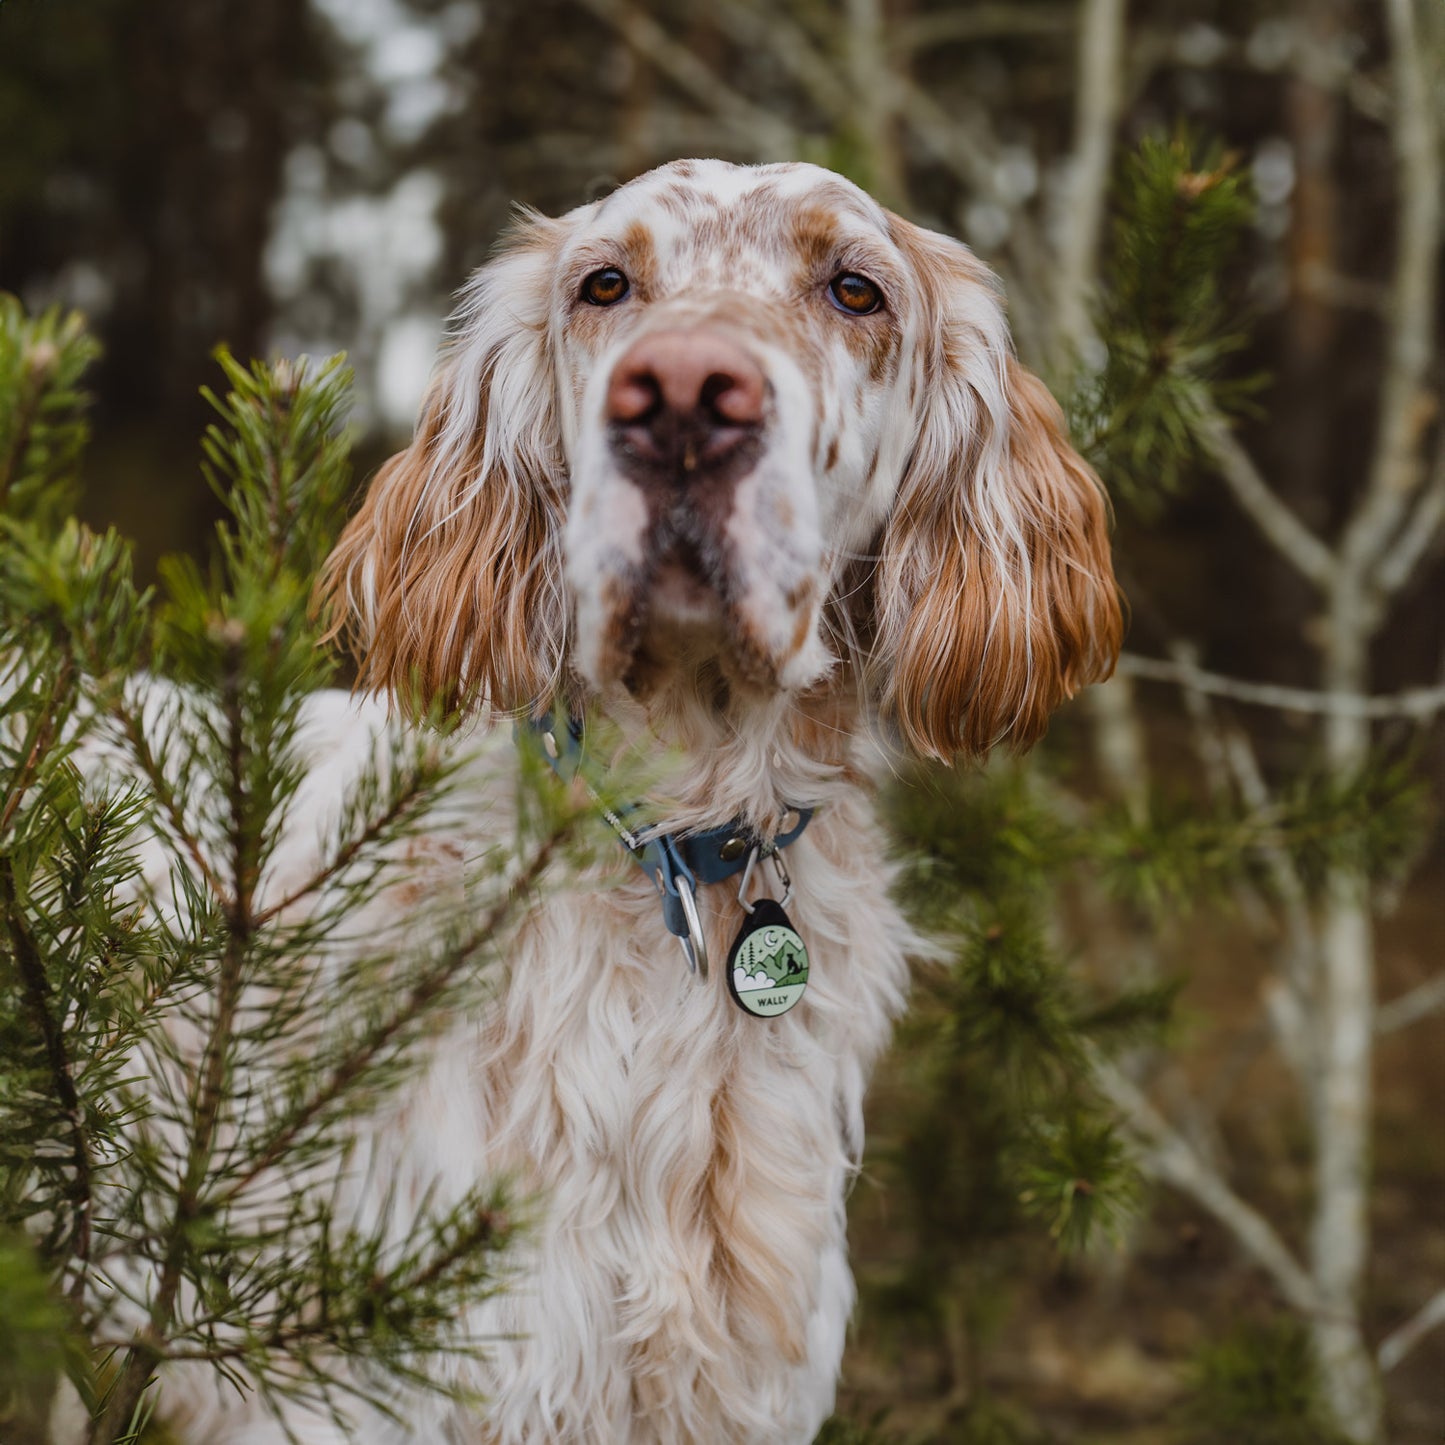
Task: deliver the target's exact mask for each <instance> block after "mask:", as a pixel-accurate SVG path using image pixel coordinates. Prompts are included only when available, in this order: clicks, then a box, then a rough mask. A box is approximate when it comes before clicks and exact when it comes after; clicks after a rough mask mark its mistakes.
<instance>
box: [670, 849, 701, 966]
mask: <svg viewBox="0 0 1445 1445" xmlns="http://www.w3.org/2000/svg"><path fill="white" fill-rule="evenodd" d="M676 883H677V896H678V900H679V901H680V902H681V904H682V913H683V917H684V918H686V919H687V937H686V938H679V939H678V942H679V943H680V944H682V951H683V954H684V955H685V956H686V958H687V964H688V967H689V968H690V969H692V971H693V972H694V973H695V974H697V976H698V977H699V978H702V979H706V978H707V939H706V938H705V937H704V936H703V931H702V920H701V919H700V918H699V917H698V916H697V899H696V898H695V897H693V892H692V885H691V884H690V883H689V882H688V881H687V879H686V878H684V877H682V876H681V875H680V874H679V875H678V877H677V879H676Z"/></svg>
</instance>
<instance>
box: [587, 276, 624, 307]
mask: <svg viewBox="0 0 1445 1445" xmlns="http://www.w3.org/2000/svg"><path fill="white" fill-rule="evenodd" d="M629 289H630V288H629V286H628V284H627V277H626V276H624V275H623V274H622V272H621V271H619V270H618V269H617V267H616V266H604V267H603V268H602V269H601V270H600V271H594V272H593V273H592V274H591V275H590V276H589V277H588V278H587V279H586V280H585V281H584V282H583V283H582V299H583V300H584V301H586V302H588V303H589V304H590V305H592V306H615V305H616V304H617V303H618V302H619V301H621V300H622V298H623V297H624V296H626V295H627V292H628V290H629Z"/></svg>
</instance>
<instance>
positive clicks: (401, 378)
mask: <svg viewBox="0 0 1445 1445" xmlns="http://www.w3.org/2000/svg"><path fill="white" fill-rule="evenodd" d="M311 4H312V6H313V7H314V9H315V10H316V12H317V13H318V14H319V15H320V16H321V17H322V18H323V19H324V20H326V21H327V22H329V23H330V25H331V26H332V27H333V29H334V30H335V32H336V34H337V36H338V38H339V39H340V40H341V41H342V43H343V44H346V45H348V46H350V47H352V48H353V50H354V51H355V53H356V58H357V62H358V63H359V65H360V67H361V68H362V69H363V70H364V72H365V74H366V75H367V76H368V77H369V78H370V80H371V81H372V82H373V83H374V85H375V86H376V87H377V88H378V89H379V90H380V92H381V105H380V111H379V113H378V111H377V110H376V109H375V108H374V106H373V105H371V104H367V105H366V106H365V108H364V109H363V108H362V107H361V106H360V105H358V108H357V109H356V110H355V112H354V113H353V114H350V115H345V116H342V117H340V118H339V119H338V120H337V121H336V123H335V124H334V125H333V126H332V128H331V131H330V133H329V134H328V136H327V138H326V141H327V144H326V147H325V148H324V149H323V148H321V147H318V146H313V145H305V146H298V147H297V148H296V149H295V150H293V151H292V153H291V154H290V155H289V156H288V157H287V160H286V168H285V179H284V183H283V189H282V194H281V197H280V199H279V201H278V203H277V206H276V209H275V213H274V219H273V223H272V230H271V236H270V238H269V240H268V242H267V247H266V255H265V269H266V279H267V282H268V284H269V285H270V287H271V290H272V292H273V294H274V295H275V297H276V299H277V300H278V302H280V314H279V315H278V317H277V321H276V326H275V329H274V332H273V335H272V337H271V338H270V340H271V344H272V345H273V346H276V347H278V348H281V349H284V350H286V351H288V352H289V351H295V350H304V351H309V352H312V353H325V352H327V351H331V350H335V349H336V348H337V347H343V348H345V350H346V351H348V352H349V353H350V356H351V361H352V364H353V366H354V367H355V368H356V373H357V388H356V402H357V414H356V418H355V420H356V421H357V422H358V423H359V424H360V425H361V426H362V427H363V428H367V427H369V426H372V425H377V424H379V425H381V426H382V427H384V428H385V429H386V430H387V431H389V432H394V433H396V434H398V435H400V434H401V433H403V432H405V431H407V430H409V429H410V426H411V423H412V421H413V420H414V419H415V416H416V411H417V404H418V402H419V401H420V399H421V396H422V393H423V391H424V390H425V387H426V382H427V378H428V376H429V374H430V372H431V366H432V361H433V358H434V356H435V348H436V343H437V341H438V339H439V338H440V335H441V327H442V316H441V314H440V307H439V306H438V305H437V302H436V300H435V288H434V285H433V284H431V283H432V282H433V277H434V272H435V269H436V266H437V262H438V261H439V260H440V258H441V254H442V245H443V237H442V232H441V227H440V226H439V224H438V222H437V213H438V208H439V206H440V205H441V202H442V199H443V196H444V191H445V184H444V182H443V180H442V177H441V176H440V175H439V174H438V173H437V172H436V171H433V170H431V169H429V168H426V167H420V168H418V169H416V170H413V171H411V172H409V173H408V174H406V175H404V176H402V177H401V179H400V180H398V181H397V182H396V183H395V184H394V185H393V186H392V188H391V189H390V191H388V192H385V193H383V194H379V195H378V194H371V193H365V192H360V191H356V190H351V189H346V187H347V184H348V183H347V181H346V180H345V179H343V177H344V174H345V168H346V167H363V166H365V165H366V164H367V163H368V162H369V161H370V160H371V159H372V158H373V157H374V155H375V151H376V149H377V147H378V146H382V147H385V146H387V145H389V144H392V143H397V142H400V143H406V142H410V141H413V140H415V139H417V138H418V137H420V136H421V135H422V134H423V133H424V132H425V131H426V130H427V129H428V127H430V126H431V125H432V124H433V122H435V121H436V120H437V119H438V118H439V117H440V116H441V115H443V114H445V113H446V112H447V111H449V110H451V109H453V108H455V107H456V105H458V104H459V103H460V101H461V96H460V95H459V94H457V93H456V89H455V87H454V86H452V85H450V84H448V83H447V82H446V81H445V80H444V79H443V78H442V76H441V74H440V71H441V69H442V67H443V63H444V61H445V60H446V57H447V53H448V50H449V49H451V48H452V47H454V46H457V45H460V44H462V43H464V42H465V41H466V40H467V39H469V38H470V37H471V35H472V34H473V33H474V31H475V25H476V7H475V6H473V5H470V4H467V5H460V6H452V7H448V8H446V9H444V10H442V11H441V12H440V14H439V15H437V16H436V17H434V18H433V19H429V20H427V21H425V22H421V21H418V19H417V18H416V16H415V15H414V14H413V13H412V12H410V11H409V10H408V9H406V8H405V7H404V6H402V5H401V4H399V3H398V0H311ZM454 11H456V12H457V13H453V12H454ZM462 11H465V12H466V14H465V15H462V14H461V13H460V12H462ZM468 17H470V18H468ZM338 163H339V164H338ZM317 268H322V269H325V270H326V271H329V272H330V273H332V274H334V275H336V276H338V278H340V279H341V280H342V282H343V286H342V288H341V289H342V290H343V291H344V290H346V289H350V290H351V291H352V292H353V293H354V295H355V298H356V314H355V315H354V316H352V315H350V314H348V313H347V312H345V311H340V312H338V311H337V309H336V307H335V306H334V305H331V304H328V303H329V298H328V297H327V296H326V295H325V294H324V293H323V294H317V295H313V294H311V292H312V277H313V276H314V275H315V273H316V270H317ZM419 304H420V305H426V306H428V308H429V309H428V310H427V311H426V312H422V311H419V310H414V309H412V308H413V307H415V306H417V305H419ZM352 328H354V329H352ZM338 330H345V331H349V332H350V334H344V335H340V336H337V335H334V334H332V333H334V332H336V331H338Z"/></svg>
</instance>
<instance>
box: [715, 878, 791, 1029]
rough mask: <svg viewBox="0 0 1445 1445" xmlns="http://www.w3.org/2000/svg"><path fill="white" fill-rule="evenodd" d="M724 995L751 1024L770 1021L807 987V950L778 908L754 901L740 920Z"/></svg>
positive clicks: (764, 900) (765, 901) (765, 900)
mask: <svg viewBox="0 0 1445 1445" xmlns="http://www.w3.org/2000/svg"><path fill="white" fill-rule="evenodd" d="M727 976H728V992H729V993H731V994H732V996H733V1002H734V1003H735V1004H737V1006H738V1007H739V1008H740V1009H742V1010H743V1012H744V1013H750V1014H752V1015H753V1016H754V1017H756V1018H760V1019H770V1018H776V1017H777V1016H778V1015H779V1014H785V1013H787V1011H788V1010H789V1009H790V1008H792V1006H793V1005H794V1004H795V1003H797V1001H798V1000H799V999H800V998H802V996H803V990H804V989H805V988H807V986H808V948H807V945H806V944H805V943H804V942H803V940H802V939H801V938H800V937H799V936H798V933H797V930H796V929H794V927H793V925H792V924H791V923H789V922H788V915H787V914H786V913H784V912H783V905H782V904H781V903H777V902H775V901H774V900H773V899H771V898H759V899H758V900H757V901H756V902H755V903H754V904H753V911H752V912H751V913H750V914H749V915H748V916H747V918H746V919H744V920H743V926H742V928H740V929H739V930H738V936H737V937H736V938H735V939H734V940H733V946H732V950H731V951H730V952H729V954H728V967H727Z"/></svg>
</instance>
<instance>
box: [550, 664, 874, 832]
mask: <svg viewBox="0 0 1445 1445" xmlns="http://www.w3.org/2000/svg"><path fill="white" fill-rule="evenodd" d="M573 705H574V707H578V709H579V711H581V710H583V709H585V708H586V707H587V706H589V705H590V706H591V707H593V708H595V709H596V710H597V711H599V712H600V713H601V714H602V715H603V716H604V717H605V718H606V719H607V721H608V723H610V724H611V725H612V726H613V727H614V728H615V729H616V730H617V735H618V738H619V741H620V745H621V749H622V751H624V752H629V753H632V754H633V755H634V757H642V758H647V759H651V760H652V761H653V762H654V763H655V766H656V771H657V775H658V776H657V782H656V783H655V785H653V786H652V787H650V788H649V789H648V794H647V798H646V802H647V804H648V807H649V811H650V812H653V813H654V814H655V815H656V816H658V817H659V818H666V820H667V822H668V826H669V827H670V828H672V829H675V830H678V831H691V830H697V829H704V828H710V827H715V826H718V825H719V824H720V823H722V822H725V821H727V820H729V819H733V818H739V819H744V820H746V821H747V822H748V823H749V824H750V825H751V826H752V827H753V828H754V829H755V830H756V831H757V832H758V833H759V834H761V835H763V836H768V835H769V834H771V833H772V832H774V831H776V830H777V828H778V825H779V821H780V819H781V818H782V817H783V815H784V814H785V813H786V812H787V811H788V810H789V809H790V808H793V807H798V806H807V807H817V806H820V805H822V806H825V805H826V804H827V803H828V801H829V800H830V799H832V798H834V797H836V796H838V794H839V793H840V791H841V790H844V789H847V788H852V787H857V786H859V785H861V784H863V783H864V781H865V780H864V775H863V773H862V771H861V770H860V769H859V768H858V766H857V764H856V762H855V759H854V756H853V753H854V742H855V739H856V736H857V729H858V724H859V717H860V709H859V708H858V706H857V704H856V701H855V699H854V698H853V697H852V696H851V695H850V691H849V689H847V688H845V687H844V686H842V685H840V683H839V681H838V680H837V679H836V678H833V679H829V680H828V682H827V683H826V684H824V685H822V686H820V687H819V688H817V689H815V690H813V691H810V692H805V693H800V694H784V693H774V694H771V695H758V694H753V695H744V694H739V693H737V692H733V693H731V694H730V695H728V696H727V697H726V698H725V699H724V700H723V701H722V704H721V705H719V703H718V700H717V698H716V697H715V696H714V695H713V694H712V693H711V692H710V691H709V690H708V689H706V688H702V687H699V686H697V685H696V684H695V683H694V684H693V685H683V684H681V683H679V684H676V685H672V686H669V687H667V688H663V689H658V690H657V691H655V692H653V693H652V694H650V695H649V696H648V697H647V698H646V699H639V698H637V697H634V696H633V695H631V694H630V693H628V692H627V691H626V690H625V689H623V688H620V687H619V688H616V689H611V690H609V691H607V692H605V693H604V694H602V695H601V696H598V697H593V698H590V699H586V700H585V701H583V700H578V701H574V704H573Z"/></svg>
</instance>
